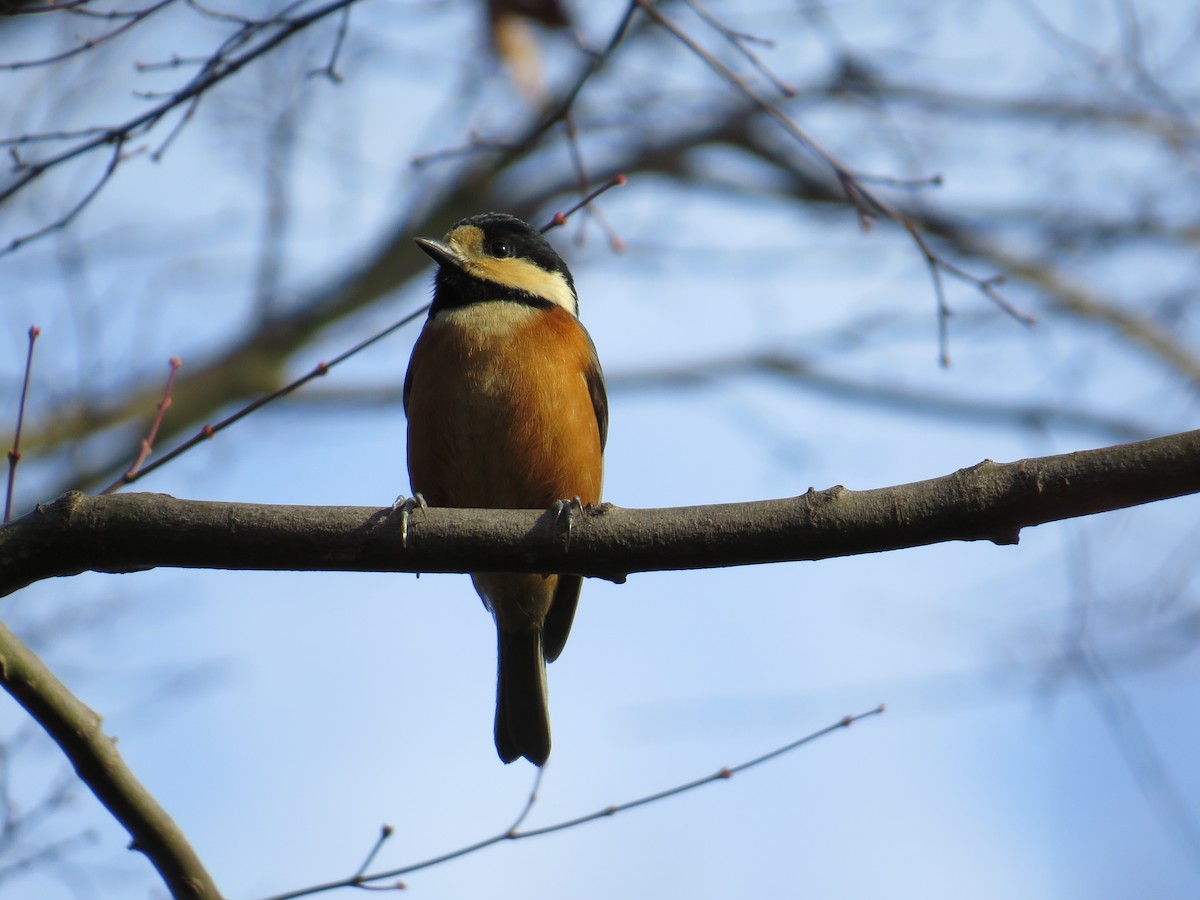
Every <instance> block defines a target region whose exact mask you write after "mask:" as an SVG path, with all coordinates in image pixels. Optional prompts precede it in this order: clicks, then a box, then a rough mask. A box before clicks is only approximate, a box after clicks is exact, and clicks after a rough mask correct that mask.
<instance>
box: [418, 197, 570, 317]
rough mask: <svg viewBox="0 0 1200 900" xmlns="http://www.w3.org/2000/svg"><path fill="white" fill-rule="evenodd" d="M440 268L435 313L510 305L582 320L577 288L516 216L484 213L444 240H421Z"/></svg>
mask: <svg viewBox="0 0 1200 900" xmlns="http://www.w3.org/2000/svg"><path fill="white" fill-rule="evenodd" d="M416 243H417V246H418V247H420V248H421V249H422V250H424V251H425V252H426V253H428V254H429V255H430V256H431V257H433V259H434V261H435V262H436V263H437V264H438V274H437V280H436V290H435V295H434V301H433V310H432V313H435V314H436V313H437V312H439V311H440V309H449V308H453V307H456V306H466V305H468V304H471V303H483V302H487V301H503V300H510V301H516V302H519V303H528V304H532V305H542V304H548V303H549V304H554V305H556V306H561V307H562V308H563V309H565V310H567V312H569V313H571V315H578V314H579V300H578V298H577V297H576V295H575V282H574V280H573V279H572V278H571V272H570V270H569V269H568V268H567V264H566V263H565V262H563V261H562V257H560V256H559V255H558V253H556V252H555V250H554V248H553V247H552V246H550V242H549V241H547V240H546V239H545V238H544V237H543V236H542V234H541V233H540V232H539V231H538V230H537V229H536V228H533V227H532V226H530V225H529V224H527V223H526V222H523V221H521V220H520V219H518V218H516V217H515V216H508V215H504V214H503V213H484V214H482V215H478V216H471V217H470V218H468V219H463V220H462V221H461V222H458V223H456V224H455V225H454V226H453V227H452V228H451V229H450V231H448V232H447V233H446V236H445V237H444V238H442V240H440V241H437V240H433V239H431V238H417V239H416Z"/></svg>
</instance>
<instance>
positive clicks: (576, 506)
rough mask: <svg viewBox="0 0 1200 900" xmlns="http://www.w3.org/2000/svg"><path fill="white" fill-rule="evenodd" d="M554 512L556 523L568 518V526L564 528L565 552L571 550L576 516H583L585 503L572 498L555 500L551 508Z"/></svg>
mask: <svg viewBox="0 0 1200 900" xmlns="http://www.w3.org/2000/svg"><path fill="white" fill-rule="evenodd" d="M550 508H551V509H552V510H554V521H555V523H559V522H561V521H562V520H563V517H564V516H565V517H566V520H567V521H566V524H565V525H564V526H563V531H564V533H565V534H566V546H565V547H564V548H563V549H564V550H570V549H571V528H572V527H573V526H574V524H575V516H577V515H583V501H582V500H580V499H579V497H572V498H571V499H570V500H555V501H554V505H553V506H552V507H550Z"/></svg>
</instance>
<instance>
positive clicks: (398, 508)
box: [388, 491, 429, 550]
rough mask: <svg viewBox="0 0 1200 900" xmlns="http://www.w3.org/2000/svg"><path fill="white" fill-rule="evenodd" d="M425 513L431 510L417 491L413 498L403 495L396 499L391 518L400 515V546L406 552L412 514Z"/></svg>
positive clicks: (390, 514)
mask: <svg viewBox="0 0 1200 900" xmlns="http://www.w3.org/2000/svg"><path fill="white" fill-rule="evenodd" d="M418 509H419V510H420V511H421V512H425V511H426V510H427V509H429V504H428V503H426V502H425V498H424V497H423V496H421V492H420V491H417V492H416V493H415V494H413V495H412V496H411V497H405V496H404V495H403V494H401V495H400V496H399V497H397V498H396V502H395V503H393V504H392V509H391V512H389V514H388V516H389V518H390V517H391V516H393V515H395V514H396V513H399V514H400V546H401V547H403V548H404V549H405V550H407V549H408V523H409V521H411V519H412V514H413V513H414V512H416V511H417V510H418Z"/></svg>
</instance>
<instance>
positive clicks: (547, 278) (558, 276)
mask: <svg viewBox="0 0 1200 900" xmlns="http://www.w3.org/2000/svg"><path fill="white" fill-rule="evenodd" d="M446 243H448V244H449V245H450V246H451V247H453V248H454V250H455V251H456V252H457V253H458V258H459V259H460V260H461V261H462V264H463V269H464V270H466V272H467V273H468V274H470V275H473V276H475V277H476V278H480V279H482V280H484V281H490V282H492V283H493V284H500V285H504V286H505V287H510V288H515V289H516V290H519V291H524V292H525V293H527V294H532V295H533V296H535V297H540V298H541V299H543V300H549V301H550V302H551V303H553V304H555V305H556V306H561V307H562V308H563V309H565V310H566V311H567V312H569V313H570V314H571V315H575V309H576V300H575V292H574V291H572V290H571V286H570V285H569V284H567V279H566V278H564V277H563V275H562V273H561V272H547V271H546V270H545V269H543V268H541V267H540V266H537V265H535V264H534V263H532V262H530V261H529V260H527V259H522V258H517V259H496V258H495V257H493V256H488V255H487V254H486V253H484V252H483V230H482V229H480V228H478V227H476V226H474V225H464V226H462V227H461V228H456V229H454V231H452V232H450V233H449V234H448V235H446Z"/></svg>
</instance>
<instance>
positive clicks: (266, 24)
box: [0, 0, 358, 256]
mask: <svg viewBox="0 0 1200 900" xmlns="http://www.w3.org/2000/svg"><path fill="white" fill-rule="evenodd" d="M356 2H358V0H332V2H329V3H326V4H324V5H322V6H319V7H317V8H316V9H313V10H312V11H310V12H308V13H305V14H304V15H298V16H294V17H287V16H286V13H287V12H288V11H290V10H291V9H293V8H294V7H295V6H296V4H291V5H290V6H289V7H287V8H285V10H284V12H283V13H282V14H281V15H280V16H279V17H275V18H272V19H264V20H261V21H258V20H253V21H250V22H249V24H247V25H246V26H245V27H243V28H242V29H240V30H239V31H238V32H236V33H235V34H234V35H233V36H231V37H230V38H229V39H227V40H226V41H225V43H224V45H223V46H222V47H221V48H220V49H218V50H217V51H216V52H215V53H214V54H213V55H212V56H211V57H210V58H209V60H208V61H207V63H206V64H205V65H204V66H203V67H202V69H201V71H200V72H199V73H197V75H196V76H195V77H194V78H192V80H191V81H189V82H188V84H187V85H186V86H184V87H183V88H182V89H180V90H179V91H177V92H176V93H174V94H172V95H171V96H169V97H167V98H166V99H164V100H163V101H162V102H160V103H158V104H156V105H155V106H153V107H152V108H151V109H149V110H147V111H146V112H144V113H142V114H141V115H139V116H135V117H134V118H132V119H129V120H128V121H126V122H125V123H124V124H122V125H118V126H114V127H111V128H106V129H103V130H102V131H100V132H99V133H97V134H94V136H91V137H86V138H82V139H81V140H80V141H79V142H78V143H76V144H74V145H73V146H71V147H68V148H66V149H65V150H62V151H60V152H59V153H57V154H55V155H53V156H51V157H49V158H47V159H45V160H41V161H38V162H36V163H28V164H22V165H21V166H20V169H19V172H18V175H17V177H15V178H13V179H12V180H11V182H9V183H8V184H7V185H6V186H5V187H4V188H3V189H2V190H0V203H3V202H4V201H6V200H7V199H8V198H10V197H12V196H13V195H14V194H16V193H18V192H19V191H21V190H23V189H25V188H26V187H28V186H29V185H30V184H32V183H33V182H34V181H36V180H37V179H39V178H40V177H41V176H43V175H45V174H46V172H48V171H50V170H51V169H53V168H55V167H57V166H59V165H62V164H63V163H65V162H67V161H69V160H72V159H76V158H78V157H80V156H84V155H86V154H88V153H91V152H92V151H94V150H96V149H97V148H99V147H102V146H104V145H105V144H114V145H117V146H118V147H119V146H120V145H121V144H123V143H124V142H125V141H128V140H130V139H132V138H135V137H139V136H141V135H143V134H145V133H146V132H148V131H149V130H151V129H152V128H154V127H155V126H156V125H157V124H158V123H159V122H161V121H162V119H163V118H164V117H165V116H166V115H167V114H168V113H170V112H172V111H174V110H176V109H178V108H180V107H185V106H186V107H188V109H187V111H186V112H185V114H184V117H183V121H188V120H189V118H190V116H191V114H192V113H193V112H194V110H195V106H196V103H198V102H199V98H200V97H201V95H203V94H204V93H205V92H206V91H207V90H208V89H209V88H211V87H213V86H214V85H216V84H219V83H220V82H222V81H224V80H225V79H226V78H229V77H230V76H232V75H234V74H235V73H237V72H238V71H240V70H241V69H242V68H243V67H245V66H246V65H247V64H249V63H251V62H253V61H254V60H256V59H258V58H259V57H261V56H263V55H264V54H266V53H268V52H269V51H271V50H273V49H274V48H275V47H277V46H279V45H280V44H282V43H284V42H285V41H287V40H288V39H290V38H291V37H293V36H295V35H296V34H298V33H300V32H301V31H303V30H304V29H306V28H308V27H309V26H311V25H313V24H314V23H316V22H319V21H321V20H322V19H324V18H325V17H326V16H329V15H332V14H333V13H337V12H340V11H342V10H344V9H346V8H347V7H349V6H350V5H351V4H353V3H356ZM191 5H193V6H194V5H195V4H191ZM267 28H274V29H275V30H274V33H272V34H270V35H268V36H267V37H265V38H263V39H262V40H261V41H259V42H258V43H257V44H253V45H252V46H249V48H248V49H245V50H244V51H243V52H241V53H240V54H239V55H236V56H231V55H230V54H231V53H233V52H234V51H235V50H237V49H239V48H241V47H244V46H246V45H247V44H249V43H250V42H251V41H252V39H253V38H255V37H258V36H259V35H260V33H261V32H262V31H264V30H265V29H267ZM181 124H182V123H177V124H176V128H175V129H174V131H173V132H172V134H171V135H169V136H168V137H167V139H166V141H165V142H164V144H163V145H162V146H160V147H159V148H158V150H157V151H156V154H157V155H158V156H161V154H162V153H163V151H164V150H165V149H166V146H167V145H169V144H170V142H171V140H172V139H173V137H174V135H175V134H177V133H178V129H179V127H181ZM156 158H157V157H156ZM120 159H121V157H120V156H119V155H114V158H113V162H112V163H111V164H110V168H111V167H112V166H115V164H116V163H117V162H119V161H120ZM109 175H111V172H109V173H108V174H106V176H105V178H104V181H107V178H108V176H109ZM102 184H103V182H102ZM100 186H101V185H98V186H97V187H96V188H94V189H93V190H92V192H90V193H89V196H88V197H86V198H85V200H84V202H83V203H81V204H79V206H78V207H77V208H76V210H75V211H76V212H77V211H78V209H80V208H82V206H84V205H86V202H87V201H90V200H91V199H92V197H94V196H95V192H96V191H97V190H99V187H100ZM68 221H69V219H68ZM64 224H65V221H59V222H55V223H52V224H51V225H49V226H46V227H45V228H42V229H39V230H38V231H37V232H34V233H33V234H31V235H27V236H25V237H23V238H18V239H17V240H15V241H14V242H13V243H12V244H10V245H9V246H8V247H7V248H5V249H3V250H0V256H2V255H4V254H6V253H11V252H12V251H13V250H15V249H16V248H17V247H18V246H21V245H22V244H26V243H28V242H29V241H30V240H33V239H34V238H35V237H42V236H44V235H45V234H49V233H50V232H51V231H55V230H57V229H58V228H61V227H62V226H63V225H64Z"/></svg>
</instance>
